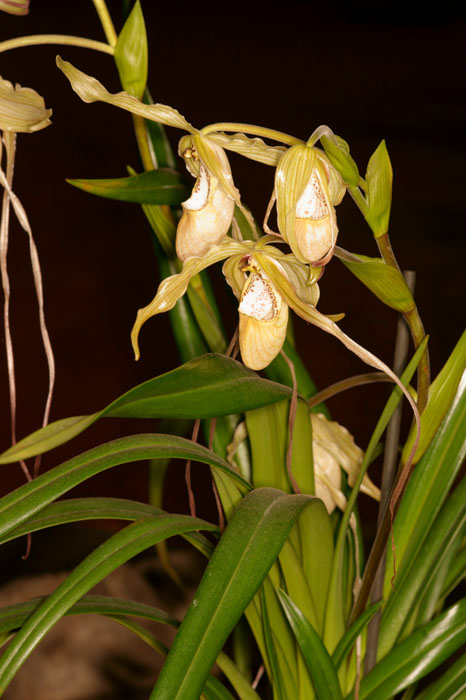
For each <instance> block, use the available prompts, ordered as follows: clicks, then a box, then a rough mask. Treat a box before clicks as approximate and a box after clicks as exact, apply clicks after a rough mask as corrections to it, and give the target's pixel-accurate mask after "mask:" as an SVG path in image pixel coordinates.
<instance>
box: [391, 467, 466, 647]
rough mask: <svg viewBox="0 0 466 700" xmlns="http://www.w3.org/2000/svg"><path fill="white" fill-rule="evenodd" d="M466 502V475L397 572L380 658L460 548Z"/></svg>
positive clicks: (464, 522) (394, 641)
mask: <svg viewBox="0 0 466 700" xmlns="http://www.w3.org/2000/svg"><path fill="white" fill-rule="evenodd" d="M465 503H466V479H463V480H462V482H461V483H460V484H459V486H458V487H457V488H456V489H455V491H454V492H453V494H452V495H451V496H450V497H449V499H448V500H447V501H446V503H445V505H444V506H443V508H442V510H441V511H440V513H439V514H438V516H437V517H436V518H435V520H434V519H432V521H431V523H430V528H429V530H428V532H426V533H425V539H424V542H423V544H422V546H421V548H420V549H419V552H418V554H417V556H416V557H413V558H410V560H409V562H407V563H406V564H405V567H404V569H403V572H402V573H401V574H400V575H398V576H397V580H396V586H395V590H394V591H392V592H391V594H390V596H389V598H388V601H387V602H386V605H385V607H384V611H383V614H382V621H381V625H380V634H379V658H382V657H384V656H385V655H386V654H387V652H388V651H389V650H390V649H391V648H392V647H393V645H394V644H395V643H396V640H397V638H398V636H399V635H400V633H402V630H403V628H404V626H405V625H406V623H407V622H408V621H409V616H410V613H411V612H412V611H414V610H415V608H416V606H417V605H418V604H419V603H420V602H422V597H423V594H424V593H426V592H427V591H428V590H429V586H430V584H431V583H432V582H433V581H435V579H436V578H438V576H439V572H440V571H441V569H442V564H443V562H444V561H445V559H448V557H449V555H450V552H451V550H452V549H453V550H454V551H456V550H457V549H458V548H459V546H460V544H461V541H462V540H463V537H464V536H465V535H466V508H465ZM395 545H396V540H395ZM439 583H440V585H441V582H439Z"/></svg>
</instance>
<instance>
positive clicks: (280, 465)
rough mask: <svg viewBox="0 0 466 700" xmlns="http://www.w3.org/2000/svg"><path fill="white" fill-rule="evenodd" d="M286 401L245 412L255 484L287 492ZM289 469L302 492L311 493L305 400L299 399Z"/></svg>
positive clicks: (287, 403) (308, 432)
mask: <svg viewBox="0 0 466 700" xmlns="http://www.w3.org/2000/svg"><path fill="white" fill-rule="evenodd" d="M288 413H289V401H281V402H277V403H275V404H273V405H271V406H267V407H264V408H261V409H257V410H254V411H248V412H247V413H246V425H247V428H248V435H249V442H250V445H251V451H252V464H253V474H252V482H253V484H254V486H256V487H257V486H273V487H275V488H280V489H282V490H283V491H287V492H290V491H291V490H292V489H291V484H290V480H289V477H288V474H287V472H286V453H287V447H288V438H289V431H288ZM291 471H292V474H293V477H294V478H295V480H296V482H297V483H298V486H299V488H300V490H301V492H303V493H310V494H313V493H314V492H315V487H314V470H313V464H312V429H311V421H310V419H309V409H308V407H307V403H306V402H305V401H302V400H298V404H297V409H296V419H295V426H294V432H293V454H292V461H291Z"/></svg>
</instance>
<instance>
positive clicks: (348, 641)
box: [332, 601, 382, 669]
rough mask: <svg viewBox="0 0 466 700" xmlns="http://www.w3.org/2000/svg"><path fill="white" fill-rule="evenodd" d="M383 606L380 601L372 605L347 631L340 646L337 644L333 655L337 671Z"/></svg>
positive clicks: (339, 643)
mask: <svg viewBox="0 0 466 700" xmlns="http://www.w3.org/2000/svg"><path fill="white" fill-rule="evenodd" d="M381 605H382V601H379V602H378V603H374V605H371V606H370V607H369V608H367V610H365V611H364V612H363V614H362V615H361V616H360V617H358V619H357V620H356V621H355V622H353V624H352V625H351V626H350V627H349V628H348V629H347V630H346V632H345V634H344V635H343V637H342V638H341V639H340V641H339V642H338V644H337V646H336V648H335V650H334V652H333V654H332V661H333V665H334V666H335V668H336V669H338V668H339V667H340V666H341V664H342V663H343V661H344V660H345V658H346V656H347V655H348V654H349V652H350V651H351V649H352V648H353V646H354V644H355V642H356V639H357V638H358V637H359V635H360V634H361V632H362V631H363V630H364V629H365V628H366V627H367V625H368V624H369V622H370V621H371V620H372V618H373V617H374V615H375V614H376V612H377V610H380V607H381Z"/></svg>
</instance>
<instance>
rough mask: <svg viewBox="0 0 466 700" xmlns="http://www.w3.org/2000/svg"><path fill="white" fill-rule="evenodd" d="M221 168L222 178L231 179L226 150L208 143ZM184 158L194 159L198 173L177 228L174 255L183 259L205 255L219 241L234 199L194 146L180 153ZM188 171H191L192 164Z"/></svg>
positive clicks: (229, 218)
mask: <svg viewBox="0 0 466 700" xmlns="http://www.w3.org/2000/svg"><path fill="white" fill-rule="evenodd" d="M209 147H210V149H211V151H212V153H213V155H214V156H215V158H216V159H217V161H218V163H219V164H220V167H221V169H222V171H223V176H224V179H227V180H228V181H231V182H232V178H231V170H230V165H229V163H228V159H227V157H226V155H225V151H224V150H223V149H222V148H220V147H219V146H216V145H215V144H209ZM182 156H183V158H184V159H185V161H186V162H187V164H188V163H190V165H191V161H197V162H198V167H199V173H198V176H197V180H196V184H195V185H194V188H193V191H192V194H191V197H190V198H189V199H188V200H187V201H186V202H182V204H181V206H182V207H183V215H182V217H181V219H180V221H179V223H178V227H177V230H176V254H177V256H178V258H179V259H180V260H182V261H183V262H184V261H185V260H186V259H187V258H190V257H193V256H197V257H199V256H201V255H204V254H205V253H206V252H207V251H208V250H209V248H210V247H211V246H213V245H216V244H217V243H220V241H221V240H222V238H223V237H224V236H225V235H226V234H227V233H228V229H229V228H230V226H231V222H232V219H233V213H234V210H235V201H234V199H233V198H232V197H231V196H229V195H228V194H227V193H226V192H225V190H224V188H223V187H222V185H221V183H220V181H219V180H218V178H217V177H216V176H215V175H214V174H213V173H212V172H210V171H209V170H208V169H207V167H206V166H205V164H204V163H203V161H202V160H200V158H199V155H198V153H197V151H196V150H195V149H194V148H191V147H190V148H186V149H185V150H184V151H183V153H182ZM187 167H188V170H190V171H192V169H193V168H192V165H191V167H189V165H187Z"/></svg>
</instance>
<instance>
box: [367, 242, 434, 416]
mask: <svg viewBox="0 0 466 700" xmlns="http://www.w3.org/2000/svg"><path fill="white" fill-rule="evenodd" d="M376 240H377V245H378V247H379V251H380V254H381V256H382V257H383V259H384V261H385V263H386V264H387V265H390V266H391V267H394V268H395V269H397V270H399V269H400V268H399V266H398V262H397V260H396V258H395V254H394V252H393V249H392V246H391V243H390V238H389V236H388V233H384V234H383V235H382V236H379V237H378V238H377V239H376ZM403 316H404V319H405V321H406V323H407V324H408V326H409V330H410V331H411V337H412V339H413V342H414V346H415V348H418V347H419V345H420V343H421V342H422V341H423V340H424V338H425V337H426V333H425V330H424V326H423V324H422V320H421V317H420V315H419V311H418V310H417V306H416V304H414V306H413V308H412V309H410V310H409V311H405V313H404V314H403ZM417 384H418V386H417V394H418V396H417V406H418V409H419V413H422V411H423V410H424V409H425V407H426V405H427V399H428V397H429V386H430V360H429V350H428V347H427V346H426V349H425V351H424V354H423V356H422V358H421V361H420V362H419V367H418V368H417Z"/></svg>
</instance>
